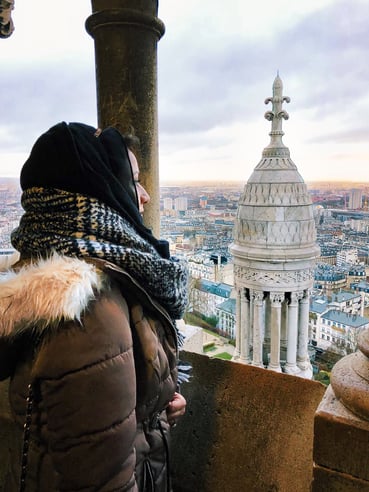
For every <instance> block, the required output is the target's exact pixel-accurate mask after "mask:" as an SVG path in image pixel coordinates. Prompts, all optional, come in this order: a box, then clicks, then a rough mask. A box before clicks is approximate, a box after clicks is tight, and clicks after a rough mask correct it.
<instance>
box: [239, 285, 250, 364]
mask: <svg viewBox="0 0 369 492" xmlns="http://www.w3.org/2000/svg"><path fill="white" fill-rule="evenodd" d="M249 338H250V300H249V299H248V297H247V290H246V289H243V290H242V293H241V345H240V350H241V354H240V355H241V362H244V363H246V364H248V363H250V362H251V361H250V349H249V347H250V340H249Z"/></svg>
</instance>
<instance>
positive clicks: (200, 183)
mask: <svg viewBox="0 0 369 492" xmlns="http://www.w3.org/2000/svg"><path fill="white" fill-rule="evenodd" d="M0 181H12V182H13V183H14V182H19V177H14V176H0ZM246 183H247V180H245V181H242V180H225V179H222V180H163V181H160V183H159V186H164V187H165V186H194V187H195V186H225V187H231V186H239V185H241V186H244V185H245V184H246ZM305 184H306V186H307V187H309V188H310V187H324V188H326V187H331V188H334V187H336V188H337V187H338V188H348V187H350V188H355V187H366V186H367V187H369V181H347V180H345V181H343V180H340V181H339V180H337V181H332V180H329V181H325V180H317V181H305Z"/></svg>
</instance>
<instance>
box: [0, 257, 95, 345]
mask: <svg viewBox="0 0 369 492" xmlns="http://www.w3.org/2000/svg"><path fill="white" fill-rule="evenodd" d="M103 278H104V275H103V274H102V273H101V272H99V271H98V270H97V269H96V267H95V266H94V265H93V264H90V263H87V262H85V261H83V260H80V259H78V258H71V257H66V256H60V255H57V254H53V255H52V256H50V257H49V258H47V259H40V260H36V261H33V262H29V263H28V262H27V263H26V264H25V266H22V267H21V268H20V269H19V270H15V271H14V270H9V271H7V272H2V273H0V336H9V335H12V334H17V333H19V332H21V331H23V330H25V329H27V328H32V329H33V330H34V329H36V330H42V329H44V328H45V327H46V326H47V325H50V324H51V325H53V324H56V323H58V322H59V321H60V320H65V321H70V320H76V319H77V320H79V319H80V317H81V314H82V312H83V311H84V309H86V307H87V305H88V303H89V302H90V301H91V300H93V299H94V297H95V294H96V293H97V292H99V291H101V289H102V288H103V284H104V282H103Z"/></svg>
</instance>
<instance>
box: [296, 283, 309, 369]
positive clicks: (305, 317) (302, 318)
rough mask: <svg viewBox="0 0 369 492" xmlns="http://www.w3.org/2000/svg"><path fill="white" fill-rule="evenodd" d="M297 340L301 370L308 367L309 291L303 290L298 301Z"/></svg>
mask: <svg viewBox="0 0 369 492" xmlns="http://www.w3.org/2000/svg"><path fill="white" fill-rule="evenodd" d="M298 330H299V331H298V341H297V365H298V367H299V368H300V369H301V370H302V371H306V370H307V369H308V368H309V367H310V361H309V354H308V342H309V291H305V292H304V294H303V297H302V298H301V299H300V303H299V324H298Z"/></svg>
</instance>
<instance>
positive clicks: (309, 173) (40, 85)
mask: <svg viewBox="0 0 369 492" xmlns="http://www.w3.org/2000/svg"><path fill="white" fill-rule="evenodd" d="M90 13H91V6H90V1H89V0H63V1H61V0H38V1H37V2H36V1H31V0H16V6H15V10H14V12H13V15H12V17H13V21H14V24H15V32H14V33H13V34H12V36H11V37H10V38H8V39H0V64H1V65H0V66H1V69H0V91H1V106H0V175H2V176H18V175H19V169H20V166H21V165H22V164H23V162H24V160H25V159H26V157H27V155H28V153H29V151H30V149H31V146H32V144H33V142H34V141H35V139H36V138H37V137H38V135H40V134H41V133H42V132H44V131H45V130H47V129H48V128H49V127H50V126H52V125H53V124H54V123H56V122H58V121H61V120H65V121H83V122H86V123H90V124H92V125H95V124H96V96H95V74H94V48H93V40H92V38H91V37H90V36H89V35H88V34H87V33H86V31H85V27H84V22H85V20H86V18H87V17H88V16H89V15H90ZM159 17H160V18H161V20H162V21H163V22H164V23H165V25H166V33H165V35H164V37H163V38H162V39H161V40H160V41H159V43H158V64H159V66H158V73H159V153H160V178H161V181H162V182H166V181H170V180H178V179H180V180H183V179H188V178H189V177H190V178H193V179H206V180H210V179H211V180H217V181H226V180H238V181H240V182H246V181H247V179H248V178H249V176H250V175H251V173H252V171H253V169H254V167H255V166H256V165H257V164H258V162H259V160H260V158H261V153H262V151H263V148H264V147H266V146H267V145H268V143H269V131H270V122H268V121H267V120H266V119H264V113H265V111H267V110H268V109H271V106H270V105H269V106H265V104H264V100H265V98H266V97H269V96H271V95H272V84H273V80H274V78H275V76H276V73H277V70H279V74H280V77H281V79H282V81H283V85H284V95H286V96H289V97H290V98H291V102H290V104H285V109H286V110H287V111H288V113H289V115H290V118H289V120H288V121H284V122H283V130H284V132H285V136H284V139H283V140H284V143H285V145H287V146H288V147H289V149H290V152H291V157H292V160H293V161H294V162H295V164H296V165H297V167H298V169H299V171H300V174H301V175H302V176H303V178H304V179H305V181H312V180H328V181H335V180H352V181H365V182H366V181H368V182H369V148H368V140H369V118H368V109H369V43H368V41H367V31H368V25H369V1H368V0H351V1H347V0H342V1H341V0H295V1H294V0H258V1H257V2H255V1H249V0H227V1H225V0H196V1H195V0H161V1H159Z"/></svg>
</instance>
